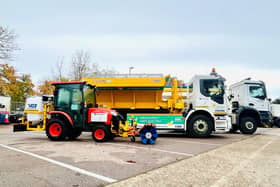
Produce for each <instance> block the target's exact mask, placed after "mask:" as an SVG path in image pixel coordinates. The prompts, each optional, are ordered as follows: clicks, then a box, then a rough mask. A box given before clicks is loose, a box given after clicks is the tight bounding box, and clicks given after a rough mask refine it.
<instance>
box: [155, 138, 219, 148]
mask: <svg viewBox="0 0 280 187" xmlns="http://www.w3.org/2000/svg"><path fill="white" fill-rule="evenodd" d="M160 140H167V141H170V142H177V143H190V144H202V145H213V146H219V145H224V144H219V143H204V142H196V141H188V140H187V141H178V140H172V139H164V138H160Z"/></svg>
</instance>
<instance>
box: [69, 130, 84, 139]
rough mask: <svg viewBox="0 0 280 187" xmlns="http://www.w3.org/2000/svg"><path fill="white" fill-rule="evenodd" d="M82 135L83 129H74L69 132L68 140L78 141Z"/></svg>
mask: <svg viewBox="0 0 280 187" xmlns="http://www.w3.org/2000/svg"><path fill="white" fill-rule="evenodd" d="M81 134H82V130H81V129H77V128H74V129H71V130H70V131H69V134H68V138H69V140H75V139H77V138H78V137H79V136H80V135H81Z"/></svg>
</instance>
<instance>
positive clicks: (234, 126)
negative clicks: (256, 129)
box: [229, 125, 238, 133]
mask: <svg viewBox="0 0 280 187" xmlns="http://www.w3.org/2000/svg"><path fill="white" fill-rule="evenodd" d="M237 130H238V126H237V125H232V127H231V129H230V130H229V132H230V133H235V132H236V131H237Z"/></svg>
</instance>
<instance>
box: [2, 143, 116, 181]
mask: <svg viewBox="0 0 280 187" xmlns="http://www.w3.org/2000/svg"><path fill="white" fill-rule="evenodd" d="M0 146H1V147H3V148H6V149H10V150H13V151H17V152H20V153H23V154H26V155H29V156H32V157H35V158H38V159H41V160H44V161H47V162H50V163H52V164H56V165H58V166H61V167H64V168H67V169H70V170H72V171H75V172H78V173H81V174H84V175H88V176H90V177H94V178H97V179H100V180H102V181H105V182H110V183H111V182H116V181H117V180H116V179H112V178H109V177H105V176H102V175H99V174H96V173H92V172H90V171H87V170H84V169H81V168H78V167H75V166H72V165H69V164H65V163H63V162H59V161H56V160H53V159H50V158H47V157H43V156H40V155H37V154H34V153H31V152H27V151H23V150H20V149H17V148H14V147H10V146H7V145H3V144H0Z"/></svg>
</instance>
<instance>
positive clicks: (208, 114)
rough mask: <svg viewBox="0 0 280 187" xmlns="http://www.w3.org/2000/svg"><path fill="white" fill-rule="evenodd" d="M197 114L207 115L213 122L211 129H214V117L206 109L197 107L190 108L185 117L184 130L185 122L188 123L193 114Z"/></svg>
mask: <svg viewBox="0 0 280 187" xmlns="http://www.w3.org/2000/svg"><path fill="white" fill-rule="evenodd" d="M197 115H204V116H207V117H208V118H209V119H210V120H211V122H212V124H213V129H212V131H214V130H215V117H214V116H213V114H211V113H210V112H209V111H208V110H206V109H199V110H191V111H190V112H189V113H188V115H187V117H186V119H185V131H187V124H188V123H190V120H191V119H192V118H193V117H194V116H197Z"/></svg>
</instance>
